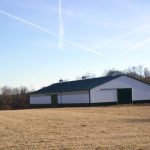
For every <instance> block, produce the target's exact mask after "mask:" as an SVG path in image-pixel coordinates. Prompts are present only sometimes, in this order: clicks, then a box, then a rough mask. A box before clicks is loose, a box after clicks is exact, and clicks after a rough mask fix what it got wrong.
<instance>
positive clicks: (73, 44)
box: [0, 9, 103, 56]
mask: <svg viewBox="0 0 150 150" xmlns="http://www.w3.org/2000/svg"><path fill="white" fill-rule="evenodd" d="M0 14H3V15H5V16H7V17H10V18H12V19H14V20H17V21H19V22H22V23H24V24H27V25H29V26H31V27H33V28H36V29H38V30H40V31H43V32H45V33H48V34H50V35H52V36H54V37H56V38H59V36H58V35H57V34H56V33H54V32H52V31H49V30H47V29H45V28H43V27H41V26H39V25H37V24H34V23H32V22H30V21H28V20H25V19H22V18H20V17H18V16H15V15H12V14H10V13H8V12H6V11H3V10H1V9H0ZM63 41H64V42H66V43H68V44H71V45H72V46H75V47H77V48H81V49H82V50H84V51H88V52H91V53H93V54H96V55H99V56H103V54H102V53H100V52H98V51H96V50H93V49H90V48H88V47H85V46H83V45H80V44H78V43H75V42H73V41H71V40H68V39H63Z"/></svg>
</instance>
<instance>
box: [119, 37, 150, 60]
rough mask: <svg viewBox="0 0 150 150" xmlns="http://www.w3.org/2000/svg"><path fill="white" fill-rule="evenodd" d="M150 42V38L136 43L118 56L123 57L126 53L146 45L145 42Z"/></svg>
mask: <svg viewBox="0 0 150 150" xmlns="http://www.w3.org/2000/svg"><path fill="white" fill-rule="evenodd" d="M147 42H150V38H148V39H146V40H144V41H142V42H140V43H138V44H136V45H135V46H133V47H131V48H130V49H128V50H126V51H124V52H123V53H121V54H120V55H119V56H117V58H120V57H123V56H124V55H126V54H128V53H130V52H131V51H134V50H136V49H138V48H139V47H141V46H142V45H144V44H145V43H147Z"/></svg>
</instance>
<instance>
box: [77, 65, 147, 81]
mask: <svg viewBox="0 0 150 150" xmlns="http://www.w3.org/2000/svg"><path fill="white" fill-rule="evenodd" d="M122 74H125V75H128V76H131V77H133V78H136V79H139V80H143V81H145V82H148V83H150V70H149V68H147V67H143V66H142V65H139V66H132V67H129V68H127V69H125V70H118V69H115V68H112V69H109V70H105V71H104V73H103V76H115V75H122ZM94 77H96V75H95V74H93V73H90V72H87V73H85V74H83V75H82V76H79V77H77V78H76V79H77V80H81V79H91V78H94Z"/></svg>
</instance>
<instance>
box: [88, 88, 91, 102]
mask: <svg viewBox="0 0 150 150" xmlns="http://www.w3.org/2000/svg"><path fill="white" fill-rule="evenodd" d="M88 91H89V104H91V92H90V90H88Z"/></svg>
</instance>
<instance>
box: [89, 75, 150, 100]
mask: <svg viewBox="0 0 150 150" xmlns="http://www.w3.org/2000/svg"><path fill="white" fill-rule="evenodd" d="M119 88H132V99H133V101H138V100H150V85H148V84H145V83H143V82H140V81H138V80H135V79H132V78H130V77H127V76H121V77H119V78H117V79H114V80H112V81H110V82H107V83H105V84H103V85H101V86H97V87H96V88H93V89H91V102H92V103H95V102H103V98H101V99H100V98H99V97H98V98H97V92H104V89H107V90H108V89H113V90H115V89H116V90H117V89H119ZM108 91H109V90H108ZM105 94H106V93H103V94H101V95H105ZM111 94H112V93H108V96H107V100H106V102H110V101H111V100H112V95H111ZM99 95H100V94H99ZM113 96H114V95H113ZM115 98H116V99H115ZM113 101H116V102H117V91H116V96H114V97H113Z"/></svg>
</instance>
